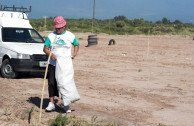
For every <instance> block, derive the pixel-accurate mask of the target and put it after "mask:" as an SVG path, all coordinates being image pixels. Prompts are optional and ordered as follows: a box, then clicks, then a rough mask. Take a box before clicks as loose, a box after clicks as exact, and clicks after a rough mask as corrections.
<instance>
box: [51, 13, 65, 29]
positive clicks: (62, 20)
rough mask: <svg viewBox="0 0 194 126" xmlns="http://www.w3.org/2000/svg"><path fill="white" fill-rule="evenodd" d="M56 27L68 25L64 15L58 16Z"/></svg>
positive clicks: (55, 21)
mask: <svg viewBox="0 0 194 126" xmlns="http://www.w3.org/2000/svg"><path fill="white" fill-rule="evenodd" d="M54 23H55V24H54V27H55V28H62V27H64V26H65V25H66V21H65V20H64V18H63V17H62V16H57V17H56V18H55V19H54Z"/></svg>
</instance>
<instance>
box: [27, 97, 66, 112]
mask: <svg viewBox="0 0 194 126" xmlns="http://www.w3.org/2000/svg"><path fill="white" fill-rule="evenodd" d="M49 101H50V100H49V99H48V98H44V99H43V105H42V109H44V110H45V109H46V107H47V105H48V104H49ZM27 102H29V103H32V104H34V105H36V106H37V107H38V108H40V102H41V99H40V98H39V97H30V98H28V100H27ZM57 102H58V100H57V99H55V111H56V112H58V113H65V110H64V106H62V105H60V106H59V105H57V104H56V103H57Z"/></svg>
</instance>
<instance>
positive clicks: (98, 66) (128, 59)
mask: <svg viewBox="0 0 194 126" xmlns="http://www.w3.org/2000/svg"><path fill="white" fill-rule="evenodd" d="M75 35H76V37H77V38H78V39H80V40H79V42H80V50H79V54H78V56H77V57H76V58H75V59H74V60H73V63H74V69H75V82H76V85H77V89H78V91H79V93H80V96H81V100H80V101H78V102H76V103H74V104H72V105H71V108H72V109H73V110H74V111H73V112H72V113H71V114H70V115H75V116H77V117H81V118H83V119H85V120H88V121H90V120H91V118H92V117H93V116H97V117H98V118H97V120H99V121H101V120H103V121H107V122H112V121H113V122H116V123H118V124H120V125H128V126H158V125H159V124H164V125H166V126H193V124H194V41H193V39H192V37H189V36H150V37H149V42H148V37H147V36H143V35H132V36H131V35H129V36H127V35H123V36H121V35H111V36H109V35H106V34H99V35H98V38H99V40H98V45H97V46H91V47H85V46H86V45H87V38H88V35H90V33H84V34H83V33H76V34H75ZM110 39H115V41H116V45H111V46H108V42H109V40H110ZM148 45H149V46H148ZM42 85H43V76H39V75H23V76H21V77H20V78H19V79H4V78H0V87H1V88H0V126H7V125H9V126H28V125H30V126H31V125H33V126H34V125H37V124H38V118H39V106H40V98H41V91H42ZM48 102H49V100H48V91H47V83H46V87H45V95H44V105H43V112H42V125H45V126H46V125H48V122H49V120H50V119H54V118H55V117H56V116H57V115H58V114H59V113H63V109H62V100H61V99H60V98H59V99H56V104H57V110H56V111H55V112H51V113H46V112H45V111H44V109H45V107H46V106H47V104H48ZM33 107H34V111H33V112H32V113H30V112H29V111H30V110H31V109H32V108H33ZM29 115H30V116H29Z"/></svg>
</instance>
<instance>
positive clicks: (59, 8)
mask: <svg viewBox="0 0 194 126" xmlns="http://www.w3.org/2000/svg"><path fill="white" fill-rule="evenodd" d="M0 1H1V2H0V4H1V5H3V6H4V5H7V6H13V5H16V6H24V7H29V6H30V5H31V6H32V12H31V13H29V18H33V19H38V18H42V17H43V16H47V17H50V16H51V17H55V16H59V15H60V16H63V17H64V18H76V19H79V18H92V17H93V3H94V0H0ZM95 1H96V6H95V7H96V12H95V14H96V16H95V17H96V18H97V19H112V18H114V17H115V16H119V15H122V16H126V17H127V18H128V19H135V18H143V19H144V20H147V21H153V22H155V21H158V20H161V19H162V18H163V17H166V18H168V19H170V21H174V20H176V19H178V20H180V21H182V22H186V23H194V0H95Z"/></svg>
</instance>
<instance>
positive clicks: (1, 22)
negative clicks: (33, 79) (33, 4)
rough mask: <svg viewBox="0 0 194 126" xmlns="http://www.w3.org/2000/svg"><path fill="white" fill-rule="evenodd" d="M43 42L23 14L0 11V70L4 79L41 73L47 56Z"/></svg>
mask: <svg viewBox="0 0 194 126" xmlns="http://www.w3.org/2000/svg"><path fill="white" fill-rule="evenodd" d="M43 47H44V40H43V38H42V37H41V36H40V35H39V33H38V32H37V31H36V30H35V29H33V27H32V26H31V25H30V23H29V20H28V18H27V15H26V14H25V12H17V11H6V10H2V9H0V69H1V76H2V77H4V78H16V77H17V75H18V73H26V72H27V73H31V72H35V73H38V72H39V73H43V72H44V71H45V67H46V64H47V56H46V55H45V53H44V52H43Z"/></svg>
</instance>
